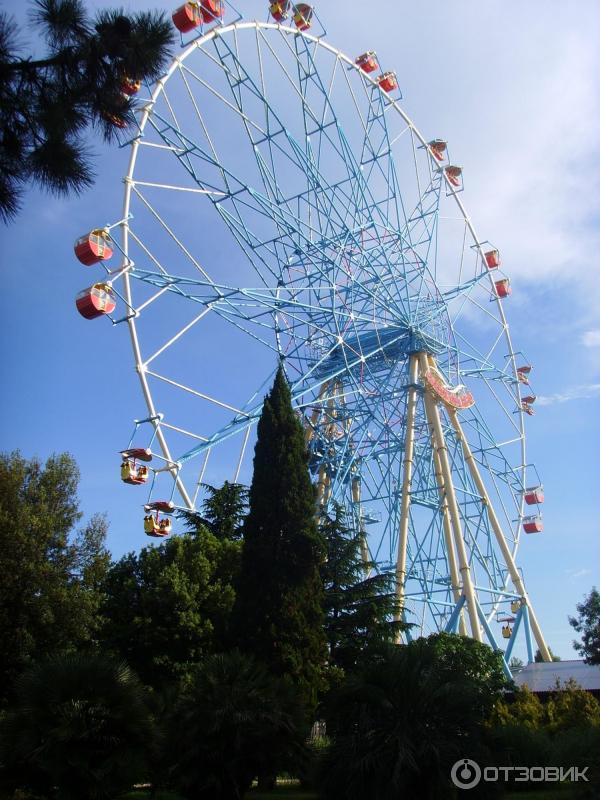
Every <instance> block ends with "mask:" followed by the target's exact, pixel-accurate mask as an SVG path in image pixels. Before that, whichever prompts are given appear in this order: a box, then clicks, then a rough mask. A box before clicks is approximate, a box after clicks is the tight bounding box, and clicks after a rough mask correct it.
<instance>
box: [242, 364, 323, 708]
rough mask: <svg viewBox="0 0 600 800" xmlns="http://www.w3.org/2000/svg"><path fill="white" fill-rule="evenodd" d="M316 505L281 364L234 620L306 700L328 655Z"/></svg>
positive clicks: (267, 414) (258, 452)
mask: <svg viewBox="0 0 600 800" xmlns="http://www.w3.org/2000/svg"><path fill="white" fill-rule="evenodd" d="M315 511H316V509H315V493H314V488H313V486H312V483H311V480H310V475H309V471H308V458H307V453H306V447H305V441H304V431H303V429H302V425H301V424H300V421H299V419H298V417H297V416H296V414H295V413H294V410H293V408H292V403H291V393H290V388H289V386H288V383H287V380H286V378H285V374H284V372H283V369H282V368H281V367H280V368H279V370H278V371H277V375H276V377H275V381H274V384H273V387H272V389H271V391H270V393H269V395H268V396H267V397H266V398H265V402H264V406H263V410H262V414H261V417H260V420H259V422H258V430H257V441H256V447H255V451H254V474H253V478H252V485H251V487H250V510H249V513H248V516H247V517H246V520H245V523H244V528H243V533H244V547H243V551H242V567H241V572H240V579H239V584H238V594H237V597H236V605H235V609H234V615H235V618H234V624H235V628H236V632H237V637H238V641H239V646H240V648H241V649H242V650H244V651H245V652H249V653H251V654H253V655H254V656H255V657H256V658H257V659H258V660H260V661H263V662H264V663H266V664H267V665H268V666H269V667H270V668H271V669H272V670H273V672H274V673H275V674H277V675H289V676H290V677H291V678H293V680H294V681H295V682H296V683H297V684H298V685H299V686H301V688H302V690H303V692H304V695H305V698H306V699H307V701H308V702H309V703H310V702H312V703H314V702H315V701H316V694H317V691H318V689H319V687H320V686H321V683H322V675H323V667H324V662H325V656H326V648H325V634H324V631H323V607H322V599H323V585H322V581H321V577H320V574H319V566H320V564H321V563H322V560H323V557H324V547H323V542H322V539H321V537H320V535H319V532H318V529H317V523H316V519H315Z"/></svg>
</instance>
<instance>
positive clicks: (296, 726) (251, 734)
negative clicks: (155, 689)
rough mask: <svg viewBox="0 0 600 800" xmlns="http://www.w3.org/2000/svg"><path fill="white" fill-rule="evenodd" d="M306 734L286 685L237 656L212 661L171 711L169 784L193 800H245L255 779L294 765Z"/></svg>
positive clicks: (294, 696)
mask: <svg viewBox="0 0 600 800" xmlns="http://www.w3.org/2000/svg"><path fill="white" fill-rule="evenodd" d="M306 733H307V728H306V726H305V725H304V715H303V711H302V708H301V706H300V705H299V702H298V698H297V694H296V692H295V690H294V689H293V688H292V687H291V685H290V684H288V683H287V682H286V681H285V680H284V679H281V678H276V677H273V676H272V675H271V674H269V673H268V672H267V670H266V668H265V667H263V666H262V665H261V664H259V663H257V662H256V661H255V660H254V659H252V658H251V657H249V656H247V655H242V654H241V653H239V652H238V651H233V652H231V653H227V654H225V655H215V656H210V657H209V658H207V659H206V661H205V662H204V663H203V664H201V665H200V666H199V667H198V668H197V670H196V672H195V673H194V674H193V676H192V678H191V681H190V684H189V686H188V687H187V688H186V689H185V690H184V692H183V694H182V696H181V697H180V699H179V702H178V703H177V705H176V706H175V708H174V713H173V715H172V721H171V727H170V735H169V754H170V764H171V768H170V774H171V782H172V784H173V786H174V787H175V788H176V789H177V790H178V791H180V792H181V793H182V794H183V795H184V796H185V797H189V798H193V800H230V798H231V799H234V798H241V797H243V795H244V793H245V792H246V791H247V790H248V789H249V788H250V785H251V783H252V779H253V778H254V777H255V776H257V775H259V774H261V773H263V774H265V773H271V772H273V771H279V770H291V769H293V768H295V767H297V765H298V762H299V761H300V760H301V759H302V758H303V757H304V754H305V745H304V740H305V736H306ZM275 774H276V773H275Z"/></svg>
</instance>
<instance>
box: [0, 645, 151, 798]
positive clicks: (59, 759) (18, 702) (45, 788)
mask: <svg viewBox="0 0 600 800" xmlns="http://www.w3.org/2000/svg"><path fill="white" fill-rule="evenodd" d="M153 737H154V730H153V722H152V719H151V716H150V714H149V712H148V708H147V706H146V703H145V696H144V692H143V689H142V687H141V685H140V683H139V682H138V680H137V678H136V677H135V676H134V675H133V673H132V672H131V670H130V669H129V667H127V666H126V665H125V664H124V663H123V662H119V661H116V660H114V659H112V658H108V657H106V656H104V655H101V654H70V655H62V656H56V657H54V658H51V659H49V660H47V661H44V662H41V663H39V664H37V665H36V666H34V667H32V668H31V669H30V670H29V671H28V672H27V673H25V674H24V675H23V676H22V677H21V679H20V680H19V681H18V682H17V685H16V691H15V697H14V703H13V704H12V706H11V708H10V710H9V712H8V713H7V715H6V717H5V719H4V720H3V724H2V728H1V732H0V761H1V762H2V763H3V765H4V773H5V783H7V784H8V785H9V786H10V787H11V788H13V789H16V788H20V789H25V790H29V791H31V792H34V793H36V794H37V793H39V794H42V795H45V794H48V793H50V794H52V796H54V797H57V798H60V800H105V799H106V800H110V799H111V798H114V797H115V795H117V794H119V793H120V792H123V791H124V790H126V789H128V788H130V787H131V785H132V784H133V783H134V782H136V781H139V780H141V779H143V778H144V775H145V764H146V753H147V751H148V748H149V747H150V746H151V745H152V744H153V741H154V739H153Z"/></svg>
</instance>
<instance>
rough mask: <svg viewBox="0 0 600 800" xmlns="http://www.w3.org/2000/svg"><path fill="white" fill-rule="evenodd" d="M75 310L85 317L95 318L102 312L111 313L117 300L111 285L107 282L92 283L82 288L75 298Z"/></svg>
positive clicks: (102, 313) (100, 315)
mask: <svg viewBox="0 0 600 800" xmlns="http://www.w3.org/2000/svg"><path fill="white" fill-rule="evenodd" d="M75 305H76V306H77V311H79V313H80V314H81V316H82V317H85V319H96V317H102V316H103V315H104V314H112V312H113V311H114V310H115V308H116V306H117V300H116V297H115V294H114V292H113V290H112V287H111V286H110V284H108V283H94V284H93V286H88V288H87V289H83V290H82V291H81V292H79V294H78V295H77V297H76V298H75Z"/></svg>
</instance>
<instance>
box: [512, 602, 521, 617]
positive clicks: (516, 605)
mask: <svg viewBox="0 0 600 800" xmlns="http://www.w3.org/2000/svg"><path fill="white" fill-rule="evenodd" d="M510 610H511V611H512V613H513V614H516V613H517V612H518V611H520V610H521V601H520V600H513V601H512V603H511V604H510Z"/></svg>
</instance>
